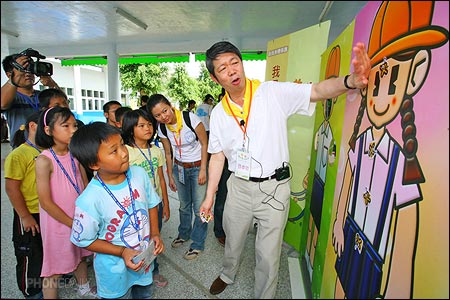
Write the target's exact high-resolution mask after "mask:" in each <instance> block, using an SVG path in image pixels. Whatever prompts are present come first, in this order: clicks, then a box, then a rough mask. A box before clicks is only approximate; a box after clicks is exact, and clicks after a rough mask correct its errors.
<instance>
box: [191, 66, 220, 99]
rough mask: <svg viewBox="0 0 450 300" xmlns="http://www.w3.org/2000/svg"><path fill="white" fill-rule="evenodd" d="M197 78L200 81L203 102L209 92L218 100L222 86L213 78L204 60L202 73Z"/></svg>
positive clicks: (201, 68)
mask: <svg viewBox="0 0 450 300" xmlns="http://www.w3.org/2000/svg"><path fill="white" fill-rule="evenodd" d="M197 80H198V82H199V92H200V99H201V102H203V99H204V98H205V96H206V95H207V94H211V95H212V96H213V97H214V99H216V101H217V100H218V98H219V94H220V92H221V90H222V87H221V86H220V85H219V84H217V83H215V82H214V81H213V80H212V79H211V76H209V72H208V69H206V66H205V63H204V62H202V63H201V64H200V75H199V76H198V79H197Z"/></svg>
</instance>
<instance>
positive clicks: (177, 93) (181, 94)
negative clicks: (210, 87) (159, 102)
mask: <svg viewBox="0 0 450 300" xmlns="http://www.w3.org/2000/svg"><path fill="white" fill-rule="evenodd" d="M167 92H168V94H169V97H170V98H171V99H172V103H173V104H175V103H178V104H179V107H178V108H179V109H180V110H183V109H185V108H187V104H188V102H189V100H191V99H194V100H196V101H198V99H199V97H198V95H199V91H198V82H197V81H196V80H195V79H193V78H192V77H190V76H189V75H188V73H187V71H186V65H185V64H176V65H175V71H174V73H173V74H172V76H171V77H170V79H169V82H168V84H167Z"/></svg>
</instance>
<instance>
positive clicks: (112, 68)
mask: <svg viewBox="0 0 450 300" xmlns="http://www.w3.org/2000/svg"><path fill="white" fill-rule="evenodd" d="M111 100H116V101H119V102H122V101H121V99H120V84H119V56H118V55H117V53H116V47H115V46H111V49H110V51H109V52H108V95H107V98H106V102H108V101H111ZM123 104H125V103H123Z"/></svg>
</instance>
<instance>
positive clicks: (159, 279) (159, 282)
mask: <svg viewBox="0 0 450 300" xmlns="http://www.w3.org/2000/svg"><path fill="white" fill-rule="evenodd" d="M153 283H154V284H155V285H156V286H157V287H165V286H166V285H167V284H169V282H168V281H167V279H166V278H165V277H164V276H162V275H161V274H155V275H153Z"/></svg>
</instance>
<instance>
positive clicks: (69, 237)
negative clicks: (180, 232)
mask: <svg viewBox="0 0 450 300" xmlns="http://www.w3.org/2000/svg"><path fill="white" fill-rule="evenodd" d="M48 90H52V89H48ZM46 91H47V90H44V91H42V92H41V94H40V95H42V94H43V93H44V92H46ZM46 93H47V96H48V95H51V96H50V99H48V100H49V101H48V103H45V106H43V108H42V110H41V111H40V112H36V113H35V114H33V115H31V116H29V118H28V119H27V122H26V124H24V126H23V127H22V128H21V130H20V132H18V133H17V134H16V140H15V142H16V143H15V144H14V145H15V148H14V149H13V151H12V152H11V153H10V154H9V155H8V156H7V157H6V160H5V188H6V192H7V194H8V197H9V199H10V201H11V203H12V205H13V207H14V221H13V226H14V228H13V241H14V247H15V254H16V257H17V263H18V264H17V279H18V284H19V288H20V289H21V291H22V292H23V294H24V296H25V297H26V298H29V299H33V298H35V299H38V298H42V297H44V298H57V297H58V287H59V286H60V282H61V281H60V277H61V275H62V274H67V273H72V272H73V274H74V276H75V279H76V281H77V284H78V294H79V296H81V297H83V298H93V297H101V298H121V299H127V298H138V299H148V298H151V296H152V283H155V285H157V286H165V285H167V280H166V279H165V278H164V277H163V276H162V275H160V274H159V270H158V269H159V268H158V263H157V259H155V260H154V262H153V263H152V264H151V265H150V266H149V267H147V268H145V269H144V268H143V266H144V262H143V261H139V262H136V263H134V262H133V257H134V256H136V255H137V254H139V253H140V252H142V251H144V250H145V249H146V248H147V247H149V245H150V244H151V242H150V241H151V240H153V244H154V251H153V254H154V255H158V254H159V253H161V252H163V251H164V243H163V241H162V239H161V238H160V230H161V226H162V222H163V221H167V220H168V219H169V218H170V210H169V203H168V195H167V188H166V183H165V179H164V174H163V166H164V164H165V158H164V155H163V154H162V151H161V150H160V149H159V148H158V147H157V146H155V145H153V144H152V140H153V137H154V134H155V129H154V128H156V121H155V120H154V119H153V118H152V117H151V116H150V115H149V114H148V113H147V112H146V111H145V110H142V109H138V110H131V111H129V112H127V114H125V115H124V118H123V121H122V130H121V129H119V128H117V127H114V126H111V125H108V124H107V123H105V122H93V123H90V124H88V125H83V124H81V125H79V122H77V120H76V119H75V116H74V114H73V113H72V111H71V110H70V108H69V107H68V101H67V97H66V96H65V94H64V93H63V92H62V94H60V93H59V92H55V91H49V92H46ZM44 96H45V93H44ZM61 97H62V98H63V99H62V100H63V101H62V102H61V103H57V104H54V103H52V102H55V99H58V98H61ZM50 100H52V101H50ZM60 100H61V99H60ZM42 103H43V102H42ZM25 131H26V134H25ZM87 171H88V172H87ZM89 172H90V173H91V174H92V175H93V178H92V179H91V180H89V179H88V176H87V174H88V173H89ZM93 253H95V254H94V255H95V258H94V263H93V265H94V271H95V278H96V284H97V286H93V285H91V284H90V283H89V280H88V272H87V262H86V258H87V257H89V256H90V255H92V254H93Z"/></svg>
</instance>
